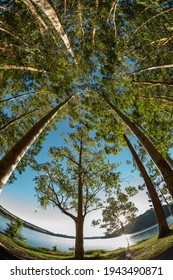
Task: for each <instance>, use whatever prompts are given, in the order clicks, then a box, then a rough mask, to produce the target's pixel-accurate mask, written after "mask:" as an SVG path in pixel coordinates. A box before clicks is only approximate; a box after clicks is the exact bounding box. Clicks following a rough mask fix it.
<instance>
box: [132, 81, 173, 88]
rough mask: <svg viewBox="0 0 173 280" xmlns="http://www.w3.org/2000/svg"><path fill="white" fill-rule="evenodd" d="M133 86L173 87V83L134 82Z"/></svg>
mask: <svg viewBox="0 0 173 280" xmlns="http://www.w3.org/2000/svg"><path fill="white" fill-rule="evenodd" d="M132 84H139V85H153V86H169V87H173V83H171V82H159V81H158V82H156V81H139V82H132Z"/></svg>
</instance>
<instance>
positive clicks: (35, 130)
mask: <svg viewBox="0 0 173 280" xmlns="http://www.w3.org/2000/svg"><path fill="white" fill-rule="evenodd" d="M73 96H74V94H72V95H71V96H70V97H68V98H67V99H66V100H65V101H64V102H62V103H61V104H59V105H58V106H56V107H55V108H53V109H52V110H51V111H50V112H49V113H48V114H47V115H45V116H44V117H43V118H42V119H40V120H39V121H38V122H37V123H36V124H35V125H34V126H33V127H32V128H31V129H30V130H29V131H28V132H27V133H26V134H25V135H24V136H23V137H22V138H21V139H20V140H19V141H18V142H17V143H16V144H15V145H14V146H13V147H12V148H11V150H10V151H9V152H7V154H6V155H5V156H4V157H3V158H2V159H1V161H0V189H2V188H3V186H4V185H5V184H6V183H7V181H8V179H9V177H10V175H11V174H12V172H13V171H14V169H15V168H16V166H17V164H18V163H19V162H20V160H21V159H22V158H23V156H24V155H25V153H26V152H27V150H28V149H29V148H30V147H31V145H32V144H33V143H34V141H35V140H36V139H37V138H38V137H39V135H40V134H41V132H42V131H43V130H44V128H45V127H46V126H47V125H48V124H49V123H50V121H51V120H53V119H54V117H55V116H56V115H57V113H58V112H59V111H60V110H61V109H62V108H63V107H64V106H65V105H66V104H67V103H68V102H69V101H70V99H71V98H72V97H73Z"/></svg>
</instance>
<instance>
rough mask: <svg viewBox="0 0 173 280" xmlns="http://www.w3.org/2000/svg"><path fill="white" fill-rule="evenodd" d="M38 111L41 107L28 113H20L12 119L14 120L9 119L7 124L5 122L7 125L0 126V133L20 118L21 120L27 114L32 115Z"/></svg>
mask: <svg viewBox="0 0 173 280" xmlns="http://www.w3.org/2000/svg"><path fill="white" fill-rule="evenodd" d="M36 111H39V109H35V110H33V111H31V112H28V113H26V114H22V115H20V116H19V117H17V118H15V119H12V120H11V121H9V122H8V123H7V124H5V125H3V126H1V127H0V133H2V132H3V131H4V130H6V129H7V128H9V127H10V126H11V125H12V124H14V123H16V122H17V121H18V120H20V119H22V118H24V117H26V116H28V115H30V114H32V113H34V112H36Z"/></svg>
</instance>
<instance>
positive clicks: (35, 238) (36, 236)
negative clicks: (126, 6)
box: [0, 216, 173, 251]
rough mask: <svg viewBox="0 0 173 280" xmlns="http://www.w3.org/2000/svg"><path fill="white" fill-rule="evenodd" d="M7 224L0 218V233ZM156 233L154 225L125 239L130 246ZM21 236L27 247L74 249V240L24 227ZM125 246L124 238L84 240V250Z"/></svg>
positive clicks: (172, 219) (112, 248)
mask: <svg viewBox="0 0 173 280" xmlns="http://www.w3.org/2000/svg"><path fill="white" fill-rule="evenodd" d="M167 221H168V223H169V224H171V223H172V222H173V217H172V216H170V217H168V218H167ZM7 223H9V220H7V219H6V218H4V217H2V216H0V231H1V232H4V230H5V229H6V227H7ZM157 233H158V227H157V225H155V226H153V227H151V228H148V229H146V230H144V231H140V232H137V233H134V234H128V235H127V237H128V239H129V243H130V245H133V244H136V243H137V242H139V241H142V240H144V239H147V238H149V237H151V236H153V235H155V234H157ZM22 235H23V236H24V237H25V238H26V242H27V243H28V244H29V245H32V246H35V247H46V248H52V247H53V246H55V245H56V246H57V249H59V250H63V251H68V250H69V248H73V247H74V239H70V238H61V237H56V236H51V235H47V234H43V233H40V232H37V231H34V230H30V229H28V228H25V227H23V229H22ZM126 245H127V241H126V239H125V236H120V237H114V238H108V239H100V238H97V239H85V240H84V247H85V250H90V249H103V250H114V249H117V248H120V247H126Z"/></svg>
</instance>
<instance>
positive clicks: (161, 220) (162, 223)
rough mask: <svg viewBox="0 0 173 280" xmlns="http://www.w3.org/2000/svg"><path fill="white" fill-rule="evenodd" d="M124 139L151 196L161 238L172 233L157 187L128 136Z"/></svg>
mask: <svg viewBox="0 0 173 280" xmlns="http://www.w3.org/2000/svg"><path fill="white" fill-rule="evenodd" d="M124 139H125V141H126V143H127V146H128V147H129V150H130V152H131V154H132V156H133V158H134V160H135V161H136V164H137V166H138V168H139V171H140V173H141V175H142V177H143V179H144V182H145V184H146V187H147V190H148V192H149V194H150V197H151V200H152V203H153V207H154V212H155V214H156V218H157V223H158V227H159V236H158V237H159V238H161V237H163V236H165V235H167V234H168V233H169V232H170V229H169V227H168V224H167V220H166V217H165V214H164V211H163V208H162V204H161V202H160V199H159V197H158V194H157V192H156V190H155V187H154V185H153V183H152V181H151V179H150V177H149V176H148V173H147V171H146V169H145V167H144V165H143V163H142V162H141V160H140V159H139V157H138V155H137V153H136V151H135V150H134V148H133V146H132V145H131V143H130V141H129V139H128V138H127V136H126V135H125V134H124Z"/></svg>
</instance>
